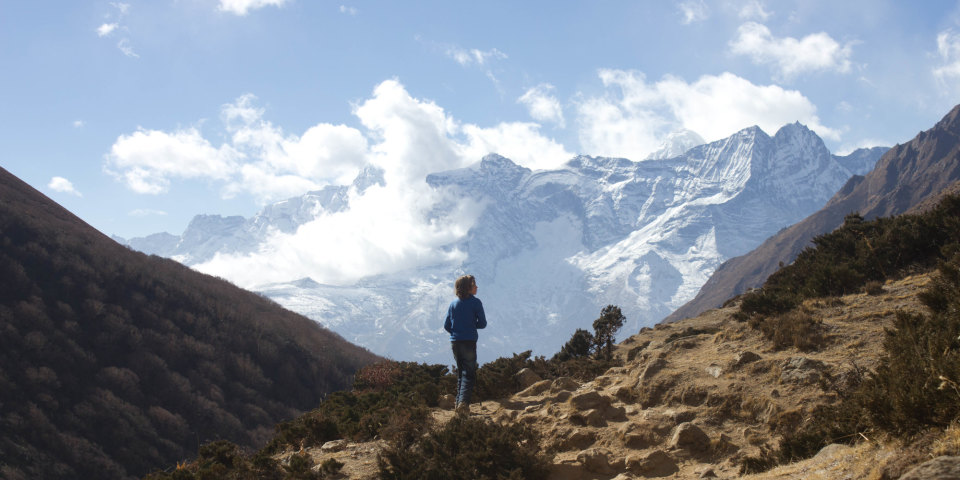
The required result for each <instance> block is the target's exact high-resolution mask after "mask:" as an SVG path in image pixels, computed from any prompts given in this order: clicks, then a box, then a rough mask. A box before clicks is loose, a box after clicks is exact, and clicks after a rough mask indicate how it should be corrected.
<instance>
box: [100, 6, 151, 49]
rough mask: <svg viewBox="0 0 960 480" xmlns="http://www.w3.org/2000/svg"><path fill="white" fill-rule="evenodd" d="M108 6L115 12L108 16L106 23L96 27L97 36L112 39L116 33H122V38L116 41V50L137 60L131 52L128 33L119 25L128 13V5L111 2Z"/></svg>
mask: <svg viewBox="0 0 960 480" xmlns="http://www.w3.org/2000/svg"><path fill="white" fill-rule="evenodd" d="M110 6H112V7H113V8H114V10H116V11H115V12H113V13H110V14H108V15H107V18H108V21H107V22H104V23H103V24H101V25H100V26H99V27H97V30H96V31H97V36H98V37H101V38H105V37H112V36H115V35H116V34H117V33H118V32H123V35H122V38H120V40H119V41H117V49H119V50H120V51H121V52H122V53H123V54H124V55H126V56H128V57H130V58H139V57H140V55H137V53H136V52H135V51H134V50H133V44H132V43H131V42H130V37H129V34H130V31H129V30H128V29H127V27H126V26H124V25H123V24H122V23H121V21H122V20H123V18H124V17H126V16H127V14H128V13H129V12H130V4H128V3H118V2H111V3H110ZM109 20H113V21H109Z"/></svg>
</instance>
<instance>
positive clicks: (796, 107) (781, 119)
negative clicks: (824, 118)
mask: <svg viewBox="0 0 960 480" xmlns="http://www.w3.org/2000/svg"><path fill="white" fill-rule="evenodd" d="M600 78H601V80H602V81H603V83H604V85H605V86H606V87H607V88H608V91H607V93H606V95H604V96H600V97H591V98H581V100H580V103H579V106H578V122H579V125H580V144H581V149H582V151H584V152H590V153H591V154H593V155H605V156H613V157H625V158H630V159H633V160H640V159H643V158H646V156H647V155H648V154H649V153H650V152H653V151H655V150H656V148H657V146H658V145H659V143H660V140H661V139H662V138H663V137H665V136H666V135H668V134H669V133H671V132H674V131H678V130H681V129H687V130H692V131H694V132H696V133H698V134H699V135H701V136H702V137H703V138H704V140H706V141H708V142H711V141H714V140H719V139H721V138H725V137H728V136H730V135H732V134H733V133H736V132H737V131H739V130H742V129H744V128H747V127H750V126H753V125H757V126H759V127H760V128H761V129H763V130H764V131H766V132H768V133H771V134H772V133H775V132H776V131H777V130H778V129H779V128H780V127H781V126H783V125H784V124H787V123H792V122H795V121H799V122H801V123H803V124H805V125H807V126H808V127H809V128H810V129H812V130H814V131H815V132H817V134H819V135H820V136H821V137H824V138H829V139H834V140H837V139H839V132H838V131H837V130H835V129H831V128H828V127H826V126H824V125H822V124H821V123H820V119H819V117H818V116H817V114H816V110H817V109H816V107H815V106H814V105H813V103H812V102H810V100H809V99H807V98H806V97H804V96H803V95H802V94H801V93H800V92H798V91H796V90H786V89H784V88H782V87H779V86H776V85H766V86H764V85H754V84H753V83H751V82H749V81H748V80H745V79H743V78H741V77H738V76H736V75H734V74H731V73H723V74H721V75H718V76H714V75H705V76H702V77H700V78H699V79H698V80H697V81H695V82H693V83H688V82H686V81H684V80H683V79H681V78H678V77H673V76H665V77H663V79H661V80H660V81H658V82H654V83H648V82H647V81H646V78H645V77H644V75H643V74H642V73H640V72H633V71H623V70H601V71H600Z"/></svg>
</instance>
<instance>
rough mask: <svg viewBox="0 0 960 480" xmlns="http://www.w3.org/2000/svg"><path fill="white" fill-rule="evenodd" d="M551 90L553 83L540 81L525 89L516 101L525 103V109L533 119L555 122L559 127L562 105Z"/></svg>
mask: <svg viewBox="0 0 960 480" xmlns="http://www.w3.org/2000/svg"><path fill="white" fill-rule="evenodd" d="M553 90H554V87H553V85H550V84H549V83H541V84H540V85H537V86H536V87H533V88H531V89H529V90H527V91H526V93H524V94H523V95H522V96H521V97H520V98H518V99H517V102H518V103H521V104H523V105H526V107H527V111H528V112H530V116H531V117H532V118H533V119H534V120H537V121H539V122H551V123H555V124H557V125H558V126H559V127H560V128H563V127H564V120H563V107H561V106H560V102H559V101H558V100H557V98H556V97H554V96H553V94H552V92H553Z"/></svg>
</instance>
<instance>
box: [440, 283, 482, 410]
mask: <svg viewBox="0 0 960 480" xmlns="http://www.w3.org/2000/svg"><path fill="white" fill-rule="evenodd" d="M454 288H455V291H456V294H457V299H456V300H454V301H452V302H450V307H449V308H448V309H447V317H446V319H445V320H444V322H443V328H444V330H446V331H447V332H448V333H450V346H451V348H452V349H453V359H454V361H456V363H457V377H458V381H457V411H458V412H461V411H465V410H467V411H468V409H469V408H470V397H471V396H472V394H473V384H474V382H475V381H476V377H477V338H478V337H479V335H478V334H477V329H481V328H486V326H487V317H486V314H485V313H484V311H483V303H482V302H481V301H480V299H479V298H477V297H476V296H475V295H476V294H477V281H476V279H475V278H474V277H473V275H464V276H462V277H460V278H458V279H457V281H456V283H455V284H454Z"/></svg>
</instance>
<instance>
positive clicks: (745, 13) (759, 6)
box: [738, 0, 772, 21]
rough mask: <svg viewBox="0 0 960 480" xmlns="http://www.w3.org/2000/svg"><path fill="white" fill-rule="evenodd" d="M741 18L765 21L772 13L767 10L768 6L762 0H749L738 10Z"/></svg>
mask: <svg viewBox="0 0 960 480" xmlns="http://www.w3.org/2000/svg"><path fill="white" fill-rule="evenodd" d="M738 14H739V16H740V18H742V19H744V20H762V21H765V20H767V19H768V18H770V16H771V15H772V13H770V12H767V9H766V6H765V5H764V3H763V1H762V0H747V1H746V2H744V3H743V5H741V6H740V11H739V12H738Z"/></svg>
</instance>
